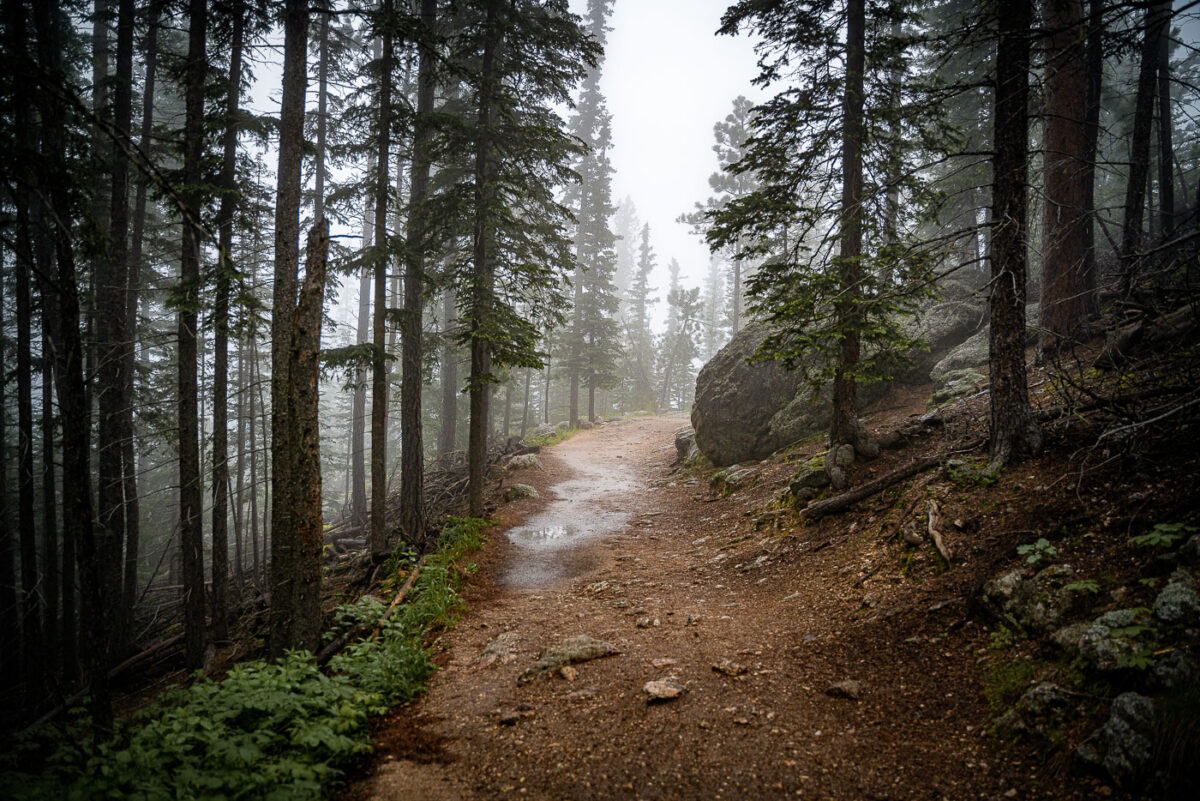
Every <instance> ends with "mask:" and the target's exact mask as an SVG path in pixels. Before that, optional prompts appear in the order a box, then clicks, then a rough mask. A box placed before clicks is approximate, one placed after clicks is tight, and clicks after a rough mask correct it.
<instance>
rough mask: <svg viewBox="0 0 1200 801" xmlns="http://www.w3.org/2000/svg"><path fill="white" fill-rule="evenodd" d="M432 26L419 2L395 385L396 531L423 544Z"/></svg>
mask: <svg viewBox="0 0 1200 801" xmlns="http://www.w3.org/2000/svg"><path fill="white" fill-rule="evenodd" d="M436 25H437V0H421V27H422V30H421V33H422V34H424V35H425V36H427V37H428V38H429V40H430V41H426V42H424V43H421V44H423V46H422V47H421V48H420V62H419V64H418V66H417V115H416V118H415V119H414V122H413V125H414V128H413V145H412V148H413V157H412V172H411V180H410V181H409V203H408V232H407V233H408V237H407V242H406V246H405V250H404V318H403V320H404V330H403V345H402V347H403V352H402V361H403V364H402V373H401V379H400V380H401V385H400V435H401V441H400V527H401V529H402V530H403V531H404V534H405V541H406V542H409V543H414V544H417V543H423V542H424V540H425V526H426V522H425V489H424V487H425V443H424V439H423V432H422V430H421V386H422V383H423V382H424V370H423V369H422V361H423V359H424V344H423V343H422V340H421V336H422V330H421V329H422V326H421V312H422V309H423V308H424V302H423V301H424V294H425V293H424V272H425V249H426V245H425V230H426V224H425V222H426V221H425V216H426V215H425V210H424V208H423V204H424V203H425V196H426V195H427V194H428V192H429V167H430V164H431V161H432V156H431V154H430V152H429V150H430V143H431V139H432V135H433V125H432V119H431V115H432V113H433V93H434V88H435V80H436V76H435V74H434V64H435V59H436V58H437V53H436V52H435V51H434V49H433V42H432V41H431V40H432V38H433V35H434V32H435V27H436Z"/></svg>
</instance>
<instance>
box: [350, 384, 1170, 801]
mask: <svg viewBox="0 0 1200 801" xmlns="http://www.w3.org/2000/svg"><path fill="white" fill-rule="evenodd" d="M1035 394H1036V393H1035ZM927 397H928V388H922V389H914V390H912V391H894V392H892V393H890V394H889V395H888V396H887V397H886V398H885V399H884V400H883V401H881V403H880V404H879V405H878V406H882V408H878V409H877V410H876V411H875V412H873V413H872V414H871V415H870V416H868V418H867V423H868V425H869V426H870V427H872V428H875V429H876V430H884V429H888V428H895V427H896V426H897V424H899V423H901V422H903V421H905V420H907V419H909V418H910V417H911V416H912V415H914V414H919V413H921V412H924V410H925V402H926V398H927ZM980 404H982V406H981V405H980ZM960 406H963V404H960ZM964 408H965V409H966V413H965V414H960V415H959V417H960V419H963V420H965V421H966V422H964V423H963V424H962V426H960V427H959V429H957V430H955V429H954V426H952V425H947V426H946V428H945V429H944V430H943V431H942V433H941V434H940V435H939V436H940V442H941V445H942V447H943V448H946V447H948V445H947V443H949V442H950V440H952V439H954V438H955V437H958V438H959V439H960V441H969V440H971V439H974V436H973V433H972V432H974V433H978V429H979V427H980V426H981V425H983V423H982V422H981V416H980V414H978V412H980V411H981V412H982V420H983V421H985V420H986V399H982V400H980V399H978V398H977V399H975V400H974V401H970V400H968V402H967V403H966V404H965V406H964ZM972 409H974V411H972ZM684 425H687V420H686V419H685V418H684V417H682V416H664V417H649V418H625V419H622V420H619V421H617V422H614V423H610V424H607V425H604V426H602V427H600V428H597V429H594V430H591V431H586V432H582V433H579V434H578V435H576V436H574V437H573V438H571V439H569V440H567V441H565V442H563V443H561V444H558V445H556V446H554V447H552V448H546V449H543V450H542V452H541V459H542V462H543V464H544V467H545V469H544V470H543V471H536V470H526V471H521V472H519V473H516V474H511V475H510V476H509V477H507V478H506V483H514V482H522V483H528V484H531V485H533V486H534V487H536V489H537V490H538V492H539V493H540V498H529V499H524V500H519V501H515V502H513V503H510V504H506V505H503V506H502V507H501V513H500V515H499V517H500V525H499V526H498V527H496V528H493V529H491V530H490V543H489V544H488V545H487V546H486V547H485V548H484V550H483V551H481V552H480V553H478V554H477V555H476V558H477V561H478V566H479V570H478V572H477V573H476V575H475V576H474V577H472V578H471V580H470V584H469V586H468V587H467V588H466V589H465V591H464V592H465V598H466V600H467V602H468V603H469V605H470V611H469V612H468V613H467V614H466V616H464V617H463V618H462V620H461V621H460V622H459V624H458V625H457V627H456V628H454V629H453V630H451V631H448V632H444V633H443V634H442V636H441V638H440V641H439V642H438V643H437V648H438V651H439V654H440V656H439V658H438V662H439V666H440V670H439V671H438V673H437V674H436V675H435V676H434V677H433V679H432V680H431V684H430V687H429V692H428V695H426V696H425V697H424V698H422V699H420V700H418V701H417V702H415V703H413V704H411V705H409V706H406V707H404V708H401V709H398V710H396V711H395V712H393V713H392V714H391V715H390V716H388V717H385V718H383V719H381V720H380V721H378V722H377V724H376V727H375V737H376V740H377V743H378V746H377V749H376V751H375V752H374V754H373V755H372V757H371V758H370V760H369V762H368V763H367V764H365V765H364V766H363V767H362V769H361V770H360V771H359V773H358V775H357V776H356V777H354V778H353V780H352V781H351V783H350V786H349V787H348V788H347V789H346V790H345V791H344V793H343V794H342V796H341V798H342V799H343V801H365V800H366V799H402V798H422V799H435V800H436V799H470V798H495V797H502V796H506V795H509V794H512V795H515V796H520V797H526V798H538V799H543V798H544V799H571V798H577V799H591V798H783V797H789V798H795V797H806V798H840V799H849V798H863V799H968V798H984V799H1008V798H1022V799H1029V798H1091V797H1096V796H1097V795H1107V794H1109V793H1110V792H1111V790H1110V789H1109V788H1108V787H1106V786H1103V785H1101V784H1099V783H1095V782H1093V781H1092V780H1090V779H1085V778H1080V777H1079V776H1077V775H1075V774H1072V773H1071V772H1070V770H1069V759H1068V754H1069V752H1068V751H1066V750H1065V749H1062V748H1059V749H1039V748H1035V747H1031V746H1027V745H1014V744H1009V743H1003V742H1001V741H1000V740H998V739H997V738H996V737H995V736H994V735H993V734H991V733H989V730H990V729H991V724H992V722H993V721H994V719H995V718H996V716H997V714H998V710H997V708H996V700H997V698H996V692H999V693H1004V692H1008V693H1010V694H1011V692H1012V690H1013V688H1003V687H1002V688H1000V690H998V691H996V692H993V693H991V694H989V692H987V691H986V688H987V687H989V686H991V685H995V683H996V679H995V676H996V675H997V671H998V670H999V672H1000V673H999V675H1001V676H1003V669H1004V667H1005V664H1006V662H1007V661H1008V660H1010V659H1015V656H1014V655H1013V653H1012V652H1011V651H1006V650H997V644H996V638H995V637H994V636H992V634H991V633H990V632H989V631H988V629H987V627H986V625H985V624H986V621H985V620H983V619H981V618H980V616H979V615H976V614H973V612H972V603H973V598H974V597H975V595H976V594H977V592H978V588H979V586H980V585H981V584H982V582H983V581H985V580H986V579H988V578H991V577H992V576H994V575H996V574H997V572H999V571H1002V570H1003V569H1004V566H1005V565H1009V566H1010V567H1011V565H1012V564H1014V563H1015V562H1016V554H1015V553H1014V546H1015V545H1016V544H1017V543H1018V542H1023V541H1025V539H1029V536H1027V535H1032V534H1034V533H1040V532H1041V531H1042V530H1043V528H1045V529H1046V530H1047V531H1050V530H1052V529H1053V530H1056V529H1057V527H1058V526H1057V524H1063V525H1065V524H1066V523H1068V522H1071V515H1072V514H1073V511H1072V510H1074V509H1077V508H1078V507H1079V505H1080V503H1081V501H1080V492H1078V491H1071V490H1072V489H1073V487H1072V486H1071V485H1070V483H1069V482H1066V481H1063V480H1062V478H1063V476H1065V475H1066V473H1067V467H1066V462H1067V459H1068V457H1067V455H1064V453H1063V452H1062V451H1061V448H1058V449H1056V446H1055V438H1054V436H1053V435H1051V436H1050V438H1049V448H1048V452H1047V453H1048V455H1047V456H1046V457H1044V458H1043V459H1041V460H1038V461H1035V462H1028V463H1025V464H1023V465H1019V466H1017V467H1016V468H1014V469H1013V470H1010V471H1006V473H1005V474H1004V475H1003V476H1002V477H1001V479H1000V481H999V482H998V483H997V484H996V485H995V486H990V487H966V488H963V487H959V486H955V485H952V484H951V483H950V482H949V481H948V480H947V479H946V476H945V474H944V473H942V472H941V471H938V472H936V473H928V474H925V475H924V476H918V477H916V478H915V479H912V480H911V481H909V482H908V483H907V484H906V485H904V486H902V487H900V488H898V489H896V490H895V491H893V492H891V493H885V494H883V495H881V496H877V497H876V498H875V499H872V500H868V501H866V502H864V503H863V504H861V505H860V507H858V508H856V509H855V510H852V511H851V512H849V513H846V514H843V515H835V516H831V517H829V518H825V519H824V520H821V521H820V522H818V523H816V524H804V523H802V522H799V521H797V520H796V519H795V517H794V515H793V514H792V513H791V512H790V511H787V510H784V509H782V507H781V506H780V505H779V503H778V502H777V500H776V499H777V497H778V493H779V490H780V489H781V488H782V487H786V486H787V480H788V478H789V477H790V476H791V475H792V474H793V473H794V472H795V468H796V465H795V461H796V460H797V459H798V458H805V457H806V456H810V455H812V454H813V453H816V452H817V450H818V448H817V444H816V443H813V444H812V446H811V447H809V448H803V447H802V448H800V450H799V452H797V453H793V454H791V455H778V456H776V457H773V458H772V459H769V460H766V461H764V462H763V463H761V464H758V465H753V467H754V468H755V470H756V476H755V483H754V484H753V486H750V487H749V488H745V489H740V490H738V491H737V492H733V493H729V494H726V493H723V492H717V491H714V490H712V489H710V486H709V481H708V476H709V474H710V473H711V469H709V470H707V471H706V470H696V471H694V472H692V471H689V470H686V469H683V468H680V467H679V466H677V465H676V464H675V462H676V451H675V448H674V445H673V434H674V432H675V431H676V429H678V428H680V427H682V426H684ZM951 446H952V443H951ZM932 447H933V443H931V442H922V443H920V444H919V445H914V446H912V447H910V448H909V449H908V450H906V451H901V452H897V451H889V452H886V453H885V456H884V457H883V458H881V459H880V460H878V461H877V462H872V463H870V464H868V465H858V466H855V468H854V471H853V473H852V474H851V480H852V484H854V483H861V482H862V481H864V480H867V479H868V478H869V477H870V476H871V475H883V474H884V473H885V472H887V471H888V470H890V469H891V468H892V467H894V466H896V465H898V464H903V463H904V462H905V461H907V460H908V459H911V458H912V457H913V456H915V455H923V454H924V453H927V452H929V450H930V449H931V448H932ZM978 455H979V454H978V453H977V454H976V456H978ZM1185 478H1186V477H1185ZM1167 484H1169V482H1167ZM1164 486H1166V485H1165V484H1164ZM1074 489H1077V487H1076V488H1074ZM1096 492H1097V493H1098V494H1103V493H1104V492H1105V490H1104V489H1103V485H1101V486H1100V487H1098V488H1097V489H1096ZM1108 494H1109V495H1112V492H1111V490H1110V491H1108ZM928 497H937V498H939V499H940V500H941V502H942V503H943V514H944V515H945V520H946V521H954V523H953V525H952V524H951V523H950V522H946V523H945V524H944V526H945V529H946V532H945V535H946V540H947V544H948V545H949V547H950V549H951V550H952V551H953V552H954V560H953V564H952V565H951V566H949V567H947V566H946V565H945V563H944V562H941V561H940V559H939V557H938V556H937V554H936V553H935V552H934V551H933V548H932V546H928V547H924V548H916V549H914V548H913V547H911V546H907V545H905V544H904V543H903V542H901V541H900V539H899V537H897V536H896V535H897V532H898V531H899V529H900V528H901V527H902V525H904V524H905V521H906V519H909V520H913V519H916V520H920V521H921V522H922V523H923V515H922V509H923V507H921V508H918V509H917V511H916V515H915V518H912V517H911V516H912V513H913V511H914V508H917V507H918V505H919V504H918V502H919V501H921V500H922V499H924V498H928ZM1087 501H1088V499H1087V498H1086V497H1084V498H1082V503H1084V504H1085V505H1086V503H1087ZM1093 511H1094V512H1095V514H1103V510H1100V509H1099V508H1098V507H1097V508H1096V509H1094V510H1093ZM1052 521H1053V522H1055V525H1050V523H1051V522H1052ZM523 522H525V527H524V528H517V529H515V530H514V529H513V527H514V526H517V525H518V524H521V523H523ZM1108 522H1111V523H1112V525H1114V526H1116V527H1118V528H1120V527H1121V526H1124V525H1125V522H1124V521H1122V520H1113V521H1106V522H1104V523H1103V524H1102V523H1099V522H1098V523H1097V525H1108ZM556 526H562V527H563V528H562V529H559V528H556ZM506 532H511V533H512V534H513V536H509V535H508V533H506ZM573 532H574V533H573ZM579 532H582V533H579ZM1052 536H1053V535H1052ZM1121 541H1122V542H1124V539H1123V538H1122V540H1121ZM1074 542H1076V546H1074V550H1075V558H1076V560H1077V561H1076V564H1077V565H1081V566H1082V569H1083V570H1086V569H1088V565H1089V563H1091V564H1092V566H1097V565H1099V564H1101V563H1103V562H1105V561H1106V560H1108V559H1110V558H1111V555H1106V554H1105V553H1104V552H1103V549H1098V548H1097V547H1096V545H1095V541H1094V540H1092V539H1089V538H1088V537H1086V536H1085V537H1077V538H1076V540H1074ZM1062 546H1063V547H1067V546H1066V544H1065V543H1062ZM576 634H587V635H590V636H592V637H595V638H599V639H601V640H605V641H607V642H608V643H611V644H612V645H613V646H614V647H615V648H616V650H617V651H618V652H619V653H618V654H616V655H613V656H609V657H606V658H601V659H596V660H594V661H588V662H585V663H581V664H577V665H575V666H574V669H573V670H571V669H568V670H566V671H562V672H561V673H558V672H556V673H554V674H551V675H549V676H548V677H547V678H546V679H545V680H543V681H538V682H533V683H528V684H519V683H518V677H519V676H520V675H521V674H522V672H524V671H525V670H526V669H527V668H529V667H530V665H531V664H532V663H533V662H534V661H535V659H536V658H537V657H538V654H539V653H540V652H541V651H542V649H544V648H546V647H548V646H551V645H554V644H556V643H558V642H560V641H561V640H563V639H564V638H566V637H568V636H571V635H576ZM501 635H504V636H503V637H501ZM498 638H499V639H498ZM489 644H491V648H490V650H489V652H490V653H491V654H492V657H491V658H484V652H485V649H488V648H489ZM667 678H671V679H674V680H675V681H676V682H678V684H680V685H682V686H684V687H685V688H686V691H685V692H684V693H683V694H682V695H680V696H679V697H678V698H675V699H673V700H669V701H665V702H660V703H649V702H648V701H649V697H648V695H647V693H646V692H644V691H643V686H644V685H645V684H646V683H647V682H649V681H651V680H655V679H667ZM1022 678H1024V677H1022ZM847 680H849V681H850V682H853V683H856V684H853V685H852V686H848V685H842V689H841V690H840V691H839V690H838V689H837V688H835V687H834V685H835V684H837V683H840V682H845V681H847ZM1024 686H1027V684H1026V685H1024ZM1021 689H1022V687H1017V688H1016V692H1017V694H1019V692H1020V690H1021ZM848 695H851V696H857V697H846V696H848ZM1012 700H1014V699H1013V698H1012V697H1009V698H1008V699H1007V701H1008V702H1009V703H1011V701H1012ZM1000 711H1002V710H1000ZM1076 736H1077V733H1075V732H1068V733H1067V737H1068V739H1070V738H1072V737H1076Z"/></svg>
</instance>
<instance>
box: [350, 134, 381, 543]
mask: <svg viewBox="0 0 1200 801" xmlns="http://www.w3.org/2000/svg"><path fill="white" fill-rule="evenodd" d="M374 172H375V156H374V154H368V156H367V174H368V175H372V174H374ZM374 214H375V210H374V208H373V207H372V204H371V202H370V200H368V201H367V204H366V205H365V206H364V208H363V227H362V249H363V252H364V253H366V252H368V251H369V250H370V249H371V247H372V245H373V243H374V241H375V219H374ZM370 327H371V270H370V269H369V268H367V267H366V266H363V267H362V269H361V271H360V273H359V277H358V330H357V334H356V336H355V344H358V345H365V344H366V343H367V338H368V333H369V329H370ZM350 415H351V417H352V418H353V419H352V420H351V422H350V438H351V440H352V444H351V446H350V484H351V491H350V492H351V501H350V520H351V522H353V524H354V525H355V526H358V527H359V528H366V526H367V523H368V521H369V517H368V515H367V446H366V437H367V371H366V370H364V369H363V368H362V367H356V368H355V370H354V399H353V401H352V402H351V406H350Z"/></svg>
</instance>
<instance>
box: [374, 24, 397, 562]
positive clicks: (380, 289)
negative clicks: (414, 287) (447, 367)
mask: <svg viewBox="0 0 1200 801" xmlns="http://www.w3.org/2000/svg"><path fill="white" fill-rule="evenodd" d="M381 13H382V15H383V17H384V19H385V20H390V18H391V15H392V0H383V2H382V7H381ZM381 38H382V40H383V41H382V44H381V53H380V59H379V63H380V67H379V70H380V72H379V130H378V140H377V142H376V152H377V156H376V158H377V159H378V163H377V164H376V165H375V255H374V261H375V276H374V277H375V298H374V300H375V309H374V315H373V316H372V320H371V323H372V324H371V334H372V338H371V342H372V345H373V346H374V350H373V351H372V353H371V531H370V535H369V537H368V540H369V546H370V550H371V558H372V559H374V560H375V561H377V562H379V561H383V559H385V558H386V557H387V555H388V554H389V553H390V549H389V547H388V536H387V397H388V380H387V372H388V371H387V359H386V356H387V354H386V352H385V346H386V330H385V325H384V322H385V319H386V315H387V267H388V236H387V222H388V220H387V197H388V166H389V160H390V158H391V155H390V150H391V148H390V144H391V122H392V34H391V28H390V26H389V25H388V24H387V23H385V24H384V32H383V36H382V37H381Z"/></svg>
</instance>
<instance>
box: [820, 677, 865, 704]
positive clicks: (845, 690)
mask: <svg viewBox="0 0 1200 801" xmlns="http://www.w3.org/2000/svg"><path fill="white" fill-rule="evenodd" d="M825 694H826V695H829V696H832V697H834V698H849V699H850V700H851V701H857V700H858V699H859V696H861V695H862V684H860V683H859V682H857V681H855V680H854V679H846V680H845V681H835V682H834V683H833V684H831V685H829V687H828V689H826V690H825Z"/></svg>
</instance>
